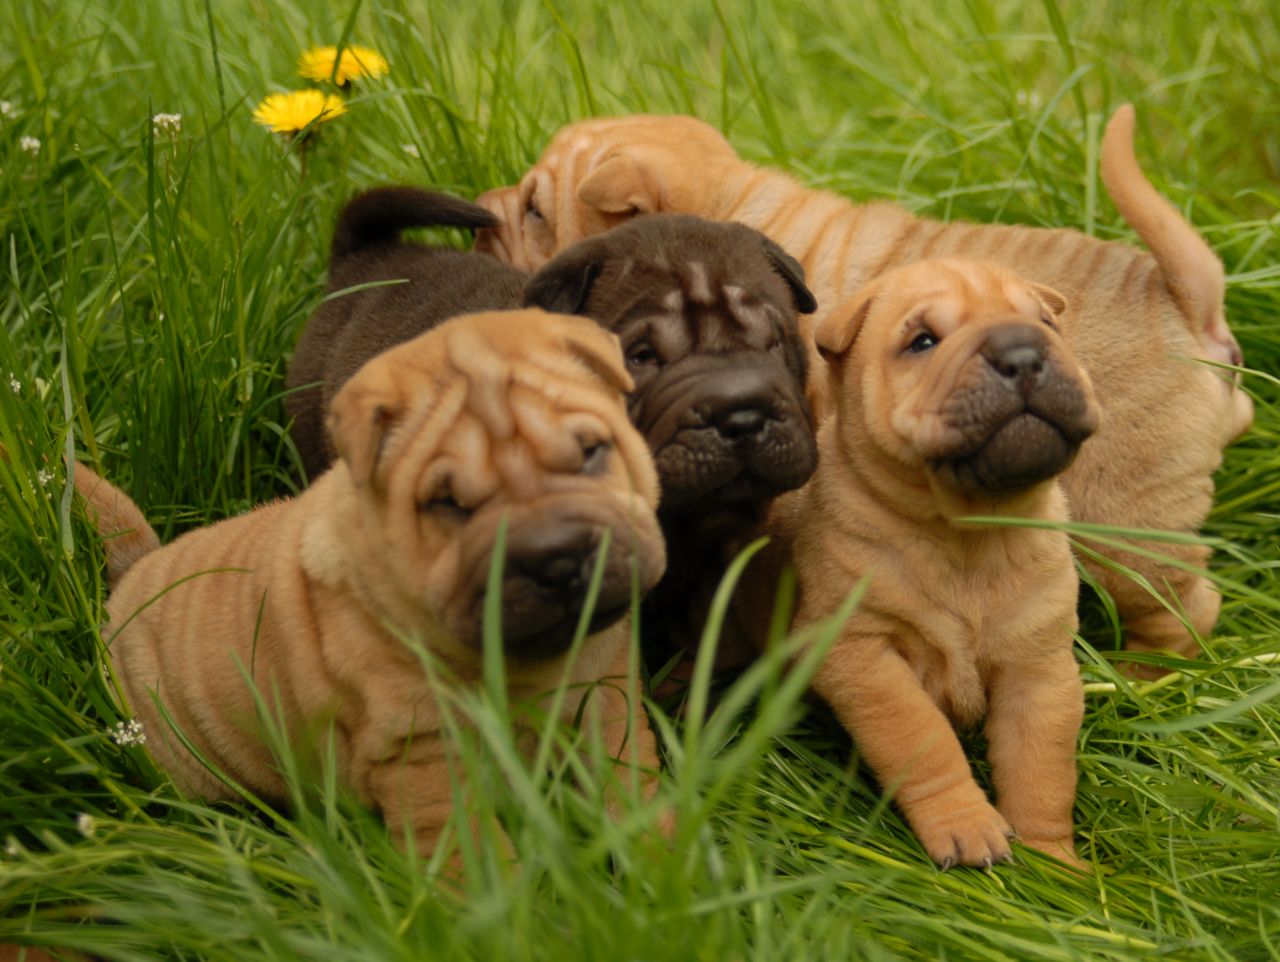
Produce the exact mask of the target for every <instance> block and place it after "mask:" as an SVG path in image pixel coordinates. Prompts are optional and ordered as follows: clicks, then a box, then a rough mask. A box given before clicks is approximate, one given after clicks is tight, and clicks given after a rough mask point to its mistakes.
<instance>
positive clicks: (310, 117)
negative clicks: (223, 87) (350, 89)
mask: <svg viewBox="0 0 1280 962" xmlns="http://www.w3.org/2000/svg"><path fill="white" fill-rule="evenodd" d="M346 112H347V105H346V104H344V103H343V102H342V98H341V97H339V96H337V95H336V94H326V93H324V92H323V91H320V90H294V91H291V92H289V93H287V94H270V95H269V96H268V97H267V98H266V99H265V100H263V101H262V103H260V104H258V106H257V107H256V108H255V109H254V111H253V119H254V120H256V121H257V122H258V123H260V124H262V126H264V127H270V128H271V132H272V133H276V134H296V133H297V132H298V131H300V130H302V129H304V128H305V127H307V125H308V124H313V123H322V122H323V121H326V120H332V119H333V118H334V117H337V116H338V115H339V114H345V113H346Z"/></svg>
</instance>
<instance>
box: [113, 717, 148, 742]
mask: <svg viewBox="0 0 1280 962" xmlns="http://www.w3.org/2000/svg"><path fill="white" fill-rule="evenodd" d="M111 740H112V741H113V742H115V743H116V744H117V745H122V746H129V745H145V744H146V743H147V734H146V732H144V731H143V730H142V722H140V721H138V719H136V718H133V719H130V720H129V721H127V722H120V723H119V724H117V725H116V726H115V727H114V728H112V729H111Z"/></svg>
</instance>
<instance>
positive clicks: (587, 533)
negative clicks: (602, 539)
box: [507, 524, 597, 592]
mask: <svg viewBox="0 0 1280 962" xmlns="http://www.w3.org/2000/svg"><path fill="white" fill-rule="evenodd" d="M596 543H597V539H596V532H595V528H594V527H592V526H591V525H589V524H556V525H547V524H539V525H529V526H528V527H525V528H519V529H515V530H513V531H511V533H510V534H509V535H508V539H507V565H508V571H509V572H510V573H511V574H512V575H517V576H521V577H525V578H531V579H532V580H534V581H536V582H538V583H539V584H540V585H543V586H544V587H547V588H551V589H555V590H559V591H563V592H571V591H575V590H577V589H579V588H581V587H582V586H583V585H585V584H586V580H587V575H588V573H589V569H590V561H591V559H592V557H593V556H594V555H595V551H596Z"/></svg>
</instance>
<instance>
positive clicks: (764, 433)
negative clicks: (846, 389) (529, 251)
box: [525, 214, 817, 664]
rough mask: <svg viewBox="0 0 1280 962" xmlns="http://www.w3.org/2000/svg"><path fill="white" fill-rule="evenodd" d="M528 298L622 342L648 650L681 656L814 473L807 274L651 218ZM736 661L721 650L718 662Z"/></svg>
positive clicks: (558, 266)
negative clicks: (644, 512)
mask: <svg viewBox="0 0 1280 962" xmlns="http://www.w3.org/2000/svg"><path fill="white" fill-rule="evenodd" d="M525 298H526V301H528V302H530V303H537V304H540V305H542V306H544V307H546V308H548V309H549V310H556V311H562V312H566V313H582V314H586V315H588V316H590V317H594V318H595V319H596V320H597V321H598V322H599V323H600V324H602V325H603V326H604V327H605V328H607V329H608V330H610V331H612V332H613V333H615V334H617V335H618V337H619V338H620V339H621V341H622V347H623V353H624V355H625V357H626V362H627V370H628V372H629V373H630V374H631V376H632V378H633V379H634V380H635V384H636V388H635V391H633V392H632V394H631V395H630V397H629V399H628V410H629V411H630V415H631V421H632V423H633V424H635V425H636V427H638V428H639V429H640V432H641V433H642V434H643V435H644V437H645V440H646V441H647V442H648V444H649V449H650V451H652V452H653V456H654V461H655V463H656V465H657V469H658V476H659V478H660V479H661V482H662V503H661V505H660V506H659V509H658V519H659V521H660V522H661V524H662V531H663V534H664V536H665V538H666V540H667V549H668V559H669V564H670V567H669V569H668V572H667V575H666V576H665V577H664V578H663V579H662V582H661V583H660V584H659V585H658V587H657V588H655V589H654V591H653V593H652V594H651V595H650V597H649V599H648V601H647V603H646V606H645V628H646V643H647V645H648V647H649V648H650V650H651V651H653V650H655V649H656V650H658V651H659V652H661V653H664V654H665V653H668V652H669V651H670V650H672V649H678V648H686V649H687V648H690V647H692V646H693V645H694V644H695V643H696V641H697V638H698V637H699V635H700V634H701V629H702V624H701V616H702V615H703V614H704V613H705V612H704V608H705V605H706V603H707V602H708V601H709V600H710V597H711V594H712V593H713V592H714V589H715V586H716V584H717V583H718V582H719V580H720V576H721V574H722V573H723V570H724V568H725V566H726V565H727V563H728V561H729V560H730V559H731V558H732V556H733V555H734V554H736V552H737V550H738V549H739V548H740V547H741V545H742V544H743V543H744V542H745V540H746V539H747V538H748V537H749V536H751V534H752V533H753V532H754V531H756V530H757V529H758V527H759V525H760V524H761V523H762V522H763V520H764V516H765V511H766V510H767V508H768V505H769V503H770V502H771V500H772V499H773V498H774V497H776V496H777V495H779V494H781V493H782V492H784V491H790V490H794V489H795V488H798V487H800V485H802V484H804V482H805V481H807V480H808V479H809V477H810V476H811V475H812V474H813V471H814V468H815V467H816V465H817V448H816V446H815V444H814V428H813V422H812V418H811V417H810V414H809V409H808V406H807V404H806V402H805V383H806V359H805V356H806V352H805V348H804V342H803V340H802V339H801V336H800V331H799V322H798V318H797V311H800V312H812V311H813V310H814V308H815V306H816V305H815V303H814V301H813V296H812V294H810V292H809V290H808V288H807V287H806V286H805V284H804V272H803V270H802V269H801V268H800V266H799V265H798V264H797V263H796V262H795V261H794V260H792V259H791V258H790V257H789V256H788V255H787V254H786V253H784V252H783V251H782V250H781V249H780V248H779V247H778V246H777V245H775V244H774V243H772V242H771V241H769V240H768V239H767V238H765V237H764V236H763V235H762V234H759V233H758V232H756V231H753V230H751V229H749V228H746V227H743V226H741V225H738V224H716V223H712V222H710V221H705V220H701V219H699V218H696V217H681V216H677V215H671V214H662V215H653V216H650V217H641V218H637V219H635V220H634V221H632V222H630V223H627V224H624V225H622V226H619V227H617V228H616V229H614V230H611V231H608V232H606V233H604V234H601V235H599V236H598V237H593V238H591V239H589V240H586V241H583V242H582V243H579V244H576V245H575V246H574V247H572V248H571V249H570V250H568V251H566V252H565V253H564V254H561V255H560V256H559V257H557V258H556V259H555V260H553V261H551V262H550V263H548V264H547V265H546V266H545V267H543V268H542V270H540V271H539V272H538V273H537V274H536V275H534V277H533V279H532V280H531V281H530V283H529V287H528V289H527V291H526V295H525ZM740 654H742V653H741V652H737V653H735V652H732V651H730V650H729V649H728V648H727V647H726V648H724V649H722V650H721V652H720V656H721V661H722V663H725V664H727V663H731V662H732V661H734V660H736V658H737V656H738V655H740Z"/></svg>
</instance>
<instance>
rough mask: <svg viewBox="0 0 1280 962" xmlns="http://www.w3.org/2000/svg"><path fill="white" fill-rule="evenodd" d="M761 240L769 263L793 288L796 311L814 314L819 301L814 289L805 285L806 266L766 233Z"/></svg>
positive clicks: (792, 295) (792, 293)
mask: <svg viewBox="0 0 1280 962" xmlns="http://www.w3.org/2000/svg"><path fill="white" fill-rule="evenodd" d="M761 240H762V241H763V243H764V253H765V256H766V257H768V258H769V263H770V264H772V265H773V269H774V270H775V271H777V272H778V273H779V274H781V275H782V279H783V280H784V281H786V282H787V285H788V286H789V287H790V288H791V297H792V300H794V301H795V305H796V311H797V312H798V313H800V314H812V313H813V312H814V311H816V310H817V309H818V301H817V299H816V298H815V297H814V296H813V291H811V290H809V288H807V287H806V286H805V283H804V268H803V267H801V266H800V262H799V261H798V260H796V259H795V258H794V257H792V256H791V255H790V254H788V253H787V252H786V251H784V250H783V249H782V248H781V247H779V246H778V245H777V244H775V243H774V242H773V241H771V240H769V238H767V237H765V236H764V235H761Z"/></svg>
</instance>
